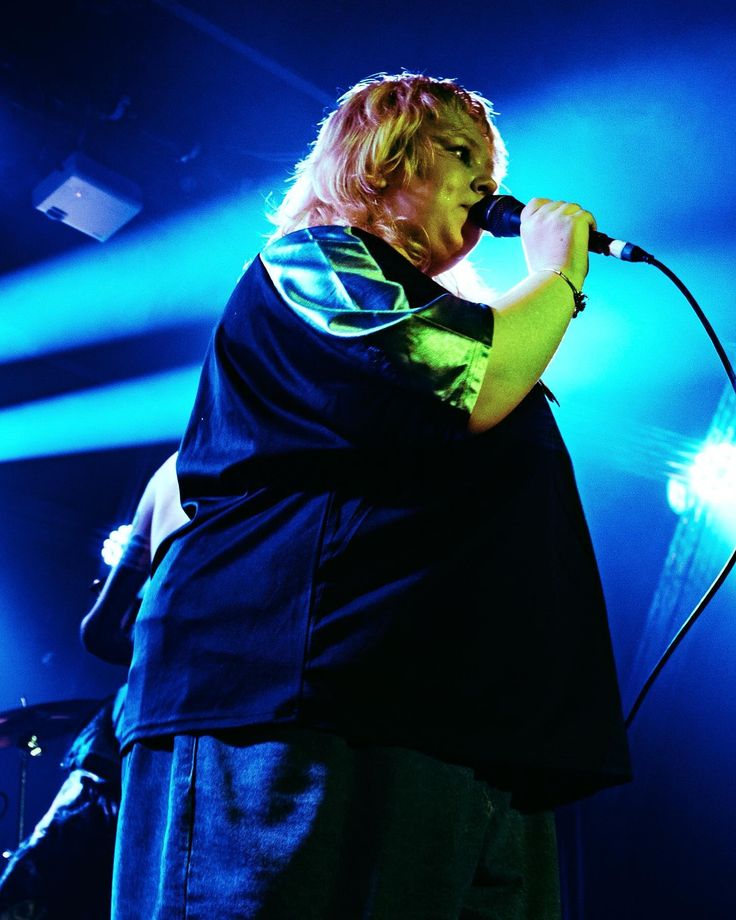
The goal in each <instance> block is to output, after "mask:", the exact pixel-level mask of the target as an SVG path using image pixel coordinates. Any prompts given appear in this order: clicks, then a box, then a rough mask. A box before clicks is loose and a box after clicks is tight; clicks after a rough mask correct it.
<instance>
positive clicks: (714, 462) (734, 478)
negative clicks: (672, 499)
mask: <svg viewBox="0 0 736 920" xmlns="http://www.w3.org/2000/svg"><path fill="white" fill-rule="evenodd" d="M689 480H690V487H691V489H692V490H693V492H694V494H695V495H696V496H697V498H699V499H700V500H701V501H703V502H707V503H708V504H711V505H718V506H721V507H726V506H728V505H733V504H736V444H730V443H729V442H727V441H722V442H720V443H719V444H707V445H706V446H705V447H704V448H703V449H702V450H701V451H700V453H699V454H698V455H697V456H696V457H695V459H694V460H693V464H692V467H691V469H690V477H689Z"/></svg>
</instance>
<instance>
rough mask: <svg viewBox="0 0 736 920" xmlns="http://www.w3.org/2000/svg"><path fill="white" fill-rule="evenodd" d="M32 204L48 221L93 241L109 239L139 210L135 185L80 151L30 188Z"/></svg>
mask: <svg viewBox="0 0 736 920" xmlns="http://www.w3.org/2000/svg"><path fill="white" fill-rule="evenodd" d="M32 200H33V205H34V207H35V208H37V209H38V210H39V211H43V213H44V214H45V215H46V216H47V217H49V218H50V219H51V220H57V221H60V222H61V223H64V224H68V225H69V226H70V227H74V229H75V230H80V231H81V232H82V233H86V234H87V236H92V237H94V238H95V239H96V240H100V241H104V240H107V239H109V238H110V237H111V236H112V235H113V233H115V232H116V231H117V230H119V229H120V228H121V227H122V226H123V225H124V224H127V223H128V221H129V220H131V219H132V218H133V217H135V215H136V214H137V213H138V212H139V211H140V210H141V208H142V207H143V204H142V202H141V193H140V189H139V188H138V186H137V185H136V184H135V183H134V182H131V181H130V180H129V179H125V178H124V177H123V176H120V175H118V174H117V173H115V172H113V171H112V170H110V169H107V168H106V167H104V166H100V164H99V163H95V162H94V160H91V159H90V158H89V157H86V156H84V155H83V154H81V153H73V154H71V155H70V156H68V157H67V158H66V160H65V161H64V163H63V165H62V167H61V169H59V170H57V171H56V172H53V173H52V174H51V175H50V176H48V177H47V178H46V179H44V180H43V181H42V182H39V184H38V185H37V186H36V188H35V189H34V190H33V196H32Z"/></svg>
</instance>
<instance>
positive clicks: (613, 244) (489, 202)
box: [469, 195, 653, 262]
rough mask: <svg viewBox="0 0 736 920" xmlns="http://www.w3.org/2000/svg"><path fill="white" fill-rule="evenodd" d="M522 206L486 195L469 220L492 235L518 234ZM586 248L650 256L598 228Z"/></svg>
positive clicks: (624, 256) (626, 257) (625, 256)
mask: <svg viewBox="0 0 736 920" xmlns="http://www.w3.org/2000/svg"><path fill="white" fill-rule="evenodd" d="M523 209H524V205H523V203H522V202H521V201H517V199H516V198H514V197H512V196H511V195H489V196H488V197H487V198H483V199H482V200H481V201H479V202H478V203H477V204H474V205H473V207H472V208H471V209H470V214H469V217H470V220H471V222H472V223H474V224H475V225H476V227H480V228H481V230H487V231H488V232H489V233H490V234H491V236H519V234H520V233H521V212H522V210H523ZM588 250H589V251H590V252H598V253H600V254H601V255H604V256H614V257H615V258H617V259H621V261H622V262H651V260H652V258H653V256H651V255H650V254H649V253H648V252H645V251H644V250H643V249H642V248H641V247H640V246H635V245H634V243H627V242H625V241H624V240H614V239H611V237H610V236H606V234H605V233H599V232H598V231H597V230H591V231H590V238H589V241H588Z"/></svg>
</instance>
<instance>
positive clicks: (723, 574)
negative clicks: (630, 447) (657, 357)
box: [625, 253, 736, 729]
mask: <svg viewBox="0 0 736 920" xmlns="http://www.w3.org/2000/svg"><path fill="white" fill-rule="evenodd" d="M645 256H646V257H645V258H643V259H641V260H640V261H642V262H645V263H646V264H647V265H653V266H654V267H655V268H658V269H659V270H660V271H661V272H662V273H663V274H664V275H666V276H667V277H668V278H669V279H670V281H672V283H673V284H674V285H675V286H676V287H677V288H678V289H679V290H680V292H681V293H682V294H683V295H684V296H685V298H686V299H687V301H688V303H689V304H690V306H691V307H692V308H693V310H694V311H695V315H696V316H697V317H698V319H699V320H700V322H701V323H702V325H703V328H704V329H705V331H706V333H707V334H708V338H709V339H710V340H711V342H712V344H713V347H714V348H715V350H716V353H717V354H718V357H719V358H720V360H721V364H722V365H723V368H724V370H725V371H726V376H727V377H728V380H729V383H730V384H731V387H732V389H733V391H734V393H736V374H735V373H734V369H733V366H732V365H731V362H730V361H729V359H728V355H727V354H726V351H725V349H724V347H723V345H722V344H721V342H720V340H719V339H718V336H717V335H716V333H715V330H714V329H713V327H712V326H711V324H710V322H709V321H708V318H707V316H706V315H705V313H704V312H703V310H702V309H701V307H700V305H699V304H698V302H697V300H696V299H695V298H694V297H693V295H692V294H691V293H690V291H689V290H688V289H687V287H686V286H685V285H684V284H683V282H682V281H681V280H680V279H679V278H678V277H677V275H676V274H675V273H674V272H673V271H671V270H670V269H669V268H667V266H666V265H664V264H663V263H662V262H660V261H659V260H658V259H655V258H654V256H652V255H650V254H649V253H645ZM734 564H736V547H734V549H733V550H732V552H731V555H730V557H729V559H728V561H727V562H726V564H725V565H724V566H723V568H722V569H721V571H720V572H719V573H718V575H716V577H715V579H714V580H713V583H712V584H711V586H710V587H709V588H708V590H707V591H706V592H705V594H704V595H703V596H702V597H701V599H700V600H699V601H698V603H697V604H696V605H695V607H694V608H693V611H692V613H690V615H689V616H688V617H687V619H686V620H685V622H684V623H683V624H682V626H681V627H680V628H679V629H678V630H677V632H676V633H675V635H674V637H673V638H672V640H671V641H670V644H669V645H668V646H667V648H666V649H665V650H664V652H663V653H662V655H661V657H660V659H659V661H658V662H657V663H656V664H655V665H654V667H653V668H652V670H651V671H650V673H649V676H648V677H647V679H646V680H645V681H644V684H643V685H642V688H641V690H640V691H639V694H638V696H637V697H636V700H635V701H634V704H633V706H632V707H631V710H630V712H629V714H628V715H627V716H626V722H625V724H626V728H627V729H629V728H631V724H632V722H633V721H634V718H635V716H636V714H637V713H638V712H639V710H640V709H641V706H642V703H643V702H644V700H645V699H646V696H647V694H648V693H649V691H650V690H651V688H652V685H653V684H654V682H655V681H656V679H657V677H659V674H660V673H661V671H662V669H663V668H664V666H665V665H666V664H667V662H668V661H669V660H670V658H671V657H672V655H673V654H674V652H675V649H676V648H677V647H678V646H679V644H680V643H681V642H682V640H683V639H684V638H685V636H686V635H687V633H688V632H689V631H690V629H691V628H692V627H693V625H694V624H695V621H696V620H697V619H698V617H699V616H700V615H701V613H702V612H703V611H704V610H705V608H706V607H707V606H708V604H709V603H710V602H711V600H712V599H713V598H714V597H715V595H716V592H717V591H718V589H719V588H720V587H721V585H722V584H723V583H724V581H725V580H726V578H727V577H728V574H729V572H730V571H731V569H732V568H733V567H734Z"/></svg>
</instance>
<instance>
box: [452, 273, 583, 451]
mask: <svg viewBox="0 0 736 920" xmlns="http://www.w3.org/2000/svg"><path fill="white" fill-rule="evenodd" d="M493 310H494V315H495V322H494V332H493V347H492V348H491V351H490V355H489V358H488V365H487V367H486V373H485V376H484V378H483V383H482V385H481V389H480V393H479V394H478V399H477V401H476V404H475V407H474V408H473V411H472V413H471V416H470V421H469V425H468V428H469V430H470V431H471V432H473V433H478V432H481V431H485V430H487V429H488V428H492V427H493V426H494V425H496V424H498V422H500V421H501V420H502V419H503V418H505V417H506V416H507V415H508V414H509V412H511V411H512V410H513V409H514V408H515V407H516V406H517V405H518V404H519V403H520V402H521V400H522V399H523V398H524V397H525V396H526V394H527V393H528V392H529V391H530V390H531V388H532V387H533V386H534V384H535V383H536V382H537V381H538V380H539V378H540V377H541V375H542V374H543V372H544V370H545V368H546V367H547V365H548V364H549V362H550V361H551V360H552V357H553V356H554V354H555V352H556V351H557V348H558V346H559V344H560V342H561V341H562V338H563V336H564V334H565V331H566V330H567V327H568V326H569V324H570V320H571V318H572V314H573V310H574V302H573V296H572V291H571V290H570V288H569V286H568V284H567V283H566V282H565V280H564V279H563V278H561V277H560V276H559V275H557V274H555V273H554V272H552V271H537V272H533V273H532V274H530V275H528V276H527V277H526V278H525V279H524V280H523V281H521V282H520V283H519V284H517V285H515V286H514V287H513V288H511V289H510V290H509V291H507V292H506V293H505V294H503V295H502V296H501V297H499V298H498V300H496V301H495V302H494V304H493Z"/></svg>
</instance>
